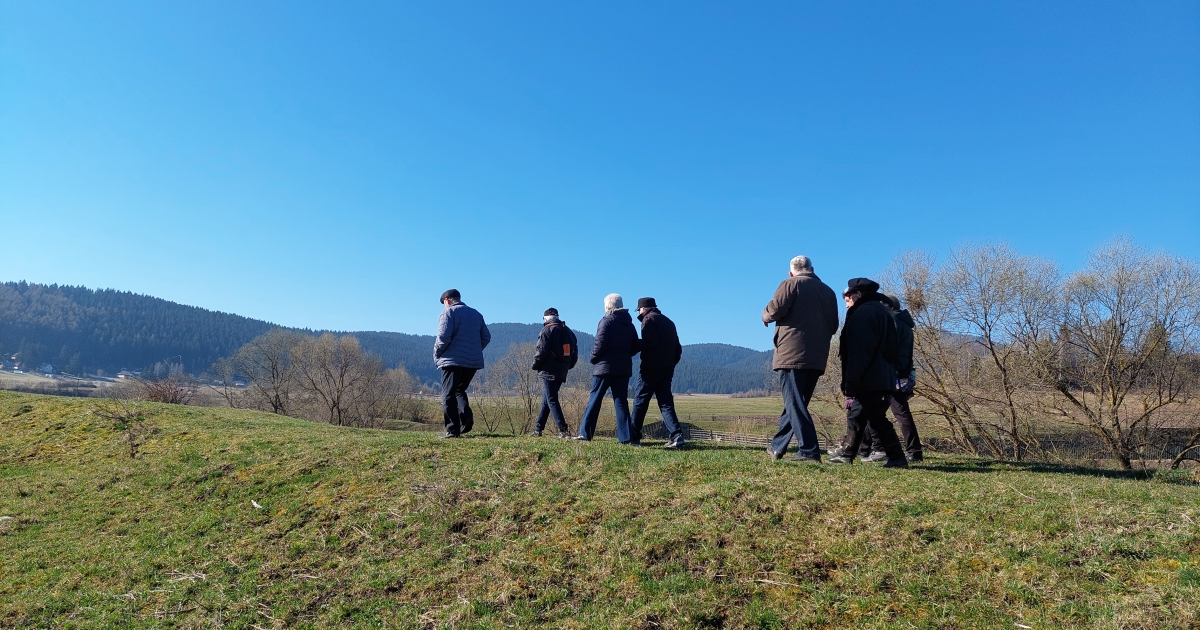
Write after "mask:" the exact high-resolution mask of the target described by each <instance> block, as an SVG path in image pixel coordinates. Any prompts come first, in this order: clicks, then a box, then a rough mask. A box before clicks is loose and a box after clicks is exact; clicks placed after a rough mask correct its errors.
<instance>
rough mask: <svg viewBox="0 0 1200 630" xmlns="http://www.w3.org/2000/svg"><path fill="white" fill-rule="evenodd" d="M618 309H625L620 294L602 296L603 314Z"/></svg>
mask: <svg viewBox="0 0 1200 630" xmlns="http://www.w3.org/2000/svg"><path fill="white" fill-rule="evenodd" d="M619 308H625V302H624V301H623V300H622V299H621V294H620V293H609V294H608V295H606V296H604V312H605V313H611V312H613V311H615V310H617V309H619Z"/></svg>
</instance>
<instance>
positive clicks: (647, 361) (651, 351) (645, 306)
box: [630, 297, 683, 448]
mask: <svg viewBox="0 0 1200 630" xmlns="http://www.w3.org/2000/svg"><path fill="white" fill-rule="evenodd" d="M637 310H638V320H640V321H641V322H642V362H641V365H640V366H639V367H638V381H637V389H636V391H637V394H635V395H634V397H633V428H632V431H631V433H632V435H630V441H631V442H632V443H634V444H641V443H642V424H643V423H644V422H645V421H646V412H648V411H649V410H650V398H651V397H653V398H654V399H655V400H657V401H658V411H659V413H661V414H662V420H663V426H664V427H665V428H666V429H667V432H668V433H669V435H668V437H667V444H666V446H665V447H664V448H683V428H682V427H681V426H680V425H679V417H678V416H676V415H675V398H674V396H672V395H671V379H673V378H674V377H675V366H676V364H678V363H679V359H680V357H682V356H683V346H682V345H680V343H679V333H678V332H676V330H675V322H672V321H671V320H670V319H668V318H667V316H666V315H663V314H662V311H659V310H658V304H657V303H656V302H655V301H654V298H652V297H644V298H640V299H638V303H637Z"/></svg>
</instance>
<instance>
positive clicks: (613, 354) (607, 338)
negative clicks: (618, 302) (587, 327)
mask: <svg viewBox="0 0 1200 630" xmlns="http://www.w3.org/2000/svg"><path fill="white" fill-rule="evenodd" d="M640 346H641V340H640V339H638V336H637V329H635V328H634V327H633V318H632V317H630V316H629V309H624V308H618V309H613V311H612V312H611V313H609V314H607V315H605V316H604V317H601V318H600V323H599V325H597V326H596V345H595V346H593V347H592V358H591V363H592V365H594V366H595V367H594V368H592V375H593V376H615V377H621V376H624V377H630V376H633V355H635V354H637V353H638V351H639V350H640V349H641V347H640Z"/></svg>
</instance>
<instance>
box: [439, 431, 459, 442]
mask: <svg viewBox="0 0 1200 630" xmlns="http://www.w3.org/2000/svg"><path fill="white" fill-rule="evenodd" d="M456 437H459V435H458V434H457V433H451V432H449V431H447V432H445V433H443V434H441V435H439V436H438V439H442V440H445V439H449V438H456Z"/></svg>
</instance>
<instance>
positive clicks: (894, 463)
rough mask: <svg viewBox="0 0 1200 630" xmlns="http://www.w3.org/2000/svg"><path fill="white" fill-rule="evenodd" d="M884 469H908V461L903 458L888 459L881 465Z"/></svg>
mask: <svg viewBox="0 0 1200 630" xmlns="http://www.w3.org/2000/svg"><path fill="white" fill-rule="evenodd" d="M883 467H884V468H908V460H907V459H904V458H903V457H900V458H897V459H889V460H887V461H886V462H884V463H883Z"/></svg>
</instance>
